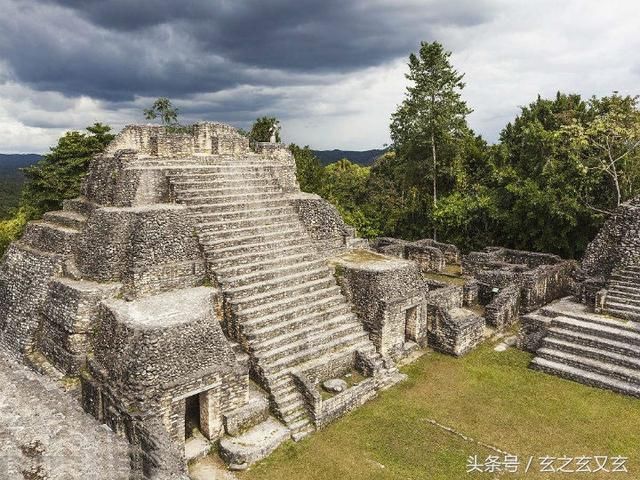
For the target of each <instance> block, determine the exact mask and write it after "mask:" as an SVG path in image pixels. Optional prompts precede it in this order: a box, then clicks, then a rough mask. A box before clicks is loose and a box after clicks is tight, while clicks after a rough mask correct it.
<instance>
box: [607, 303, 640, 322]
mask: <svg viewBox="0 0 640 480" xmlns="http://www.w3.org/2000/svg"><path fill="white" fill-rule="evenodd" d="M604 311H605V313H607V314H609V315H612V316H614V317H618V318H624V319H625V320H631V321H633V322H640V313H638V312H636V311H635V310H630V309H629V308H628V307H626V306H624V307H623V308H617V307H615V306H614V305H611V304H607V303H605V307H604Z"/></svg>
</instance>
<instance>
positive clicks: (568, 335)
mask: <svg viewBox="0 0 640 480" xmlns="http://www.w3.org/2000/svg"><path fill="white" fill-rule="evenodd" d="M549 335H550V336H553V338H559V339H561V340H566V341H569V342H572V343H577V344H580V345H585V346H588V347H592V348H597V349H600V350H606V351H609V352H613V353H619V354H622V355H628V356H630V357H633V358H638V359H640V348H638V346H636V345H633V344H629V343H626V342H620V341H617V340H611V339H609V338H604V337H600V336H598V335H597V334H595V335H590V334H588V333H584V332H580V331H576V330H567V329H563V328H557V327H552V328H550V329H549Z"/></svg>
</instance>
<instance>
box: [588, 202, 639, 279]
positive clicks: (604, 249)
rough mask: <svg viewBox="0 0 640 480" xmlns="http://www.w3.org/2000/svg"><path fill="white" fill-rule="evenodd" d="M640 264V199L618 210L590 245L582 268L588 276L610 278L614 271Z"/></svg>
mask: <svg viewBox="0 0 640 480" xmlns="http://www.w3.org/2000/svg"><path fill="white" fill-rule="evenodd" d="M639 264H640V197H636V198H634V199H633V200H630V201H628V202H626V203H624V204H622V205H620V207H618V209H617V210H616V211H615V213H614V214H613V215H612V216H611V217H609V218H608V219H607V221H606V222H605V224H604V225H603V226H602V228H601V229H600V231H599V232H598V235H597V236H596V238H595V239H594V240H593V241H592V242H591V243H590V244H589V245H588V247H587V250H586V252H585V254H584V257H583V259H582V264H581V269H582V271H583V272H584V275H585V276H587V277H602V278H605V279H606V278H608V277H609V276H610V275H611V273H612V272H613V271H615V270H618V269H621V268H624V267H625V266H629V265H639Z"/></svg>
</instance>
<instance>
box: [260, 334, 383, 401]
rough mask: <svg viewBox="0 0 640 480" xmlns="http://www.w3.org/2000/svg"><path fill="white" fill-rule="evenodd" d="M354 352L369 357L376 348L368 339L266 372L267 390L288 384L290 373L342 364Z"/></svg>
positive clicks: (373, 353) (274, 389) (275, 389)
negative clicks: (337, 363) (334, 363)
mask: <svg viewBox="0 0 640 480" xmlns="http://www.w3.org/2000/svg"><path fill="white" fill-rule="evenodd" d="M356 351H361V352H363V353H369V354H371V355H375V354H376V353H377V352H376V348H375V347H374V345H373V343H371V341H370V340H369V339H367V340H366V341H364V342H358V343H353V344H351V345H349V346H346V347H343V348H338V349H333V350H331V349H328V350H325V351H322V352H320V353H321V355H318V356H317V357H316V358H312V359H309V360H304V361H301V362H300V363H297V364H295V365H293V366H288V367H286V368H281V369H272V370H271V371H269V372H267V381H268V385H269V388H270V389H271V390H272V391H278V389H279V388H281V387H282V386H283V385H287V384H288V383H289V382H291V372H293V371H295V370H298V371H300V372H305V371H307V370H311V369H314V368H317V367H319V366H321V365H325V364H328V363H331V362H342V361H344V358H345V357H351V356H353V355H355V352H356Z"/></svg>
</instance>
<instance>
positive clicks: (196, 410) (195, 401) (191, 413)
mask: <svg viewBox="0 0 640 480" xmlns="http://www.w3.org/2000/svg"><path fill="white" fill-rule="evenodd" d="M200 429H201V425H200V394H197V395H192V396H190V397H187V398H186V399H185V405H184V438H185V440H187V439H189V438H191V437H193V436H194V434H195V432H197V431H198V432H199V431H200Z"/></svg>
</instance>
